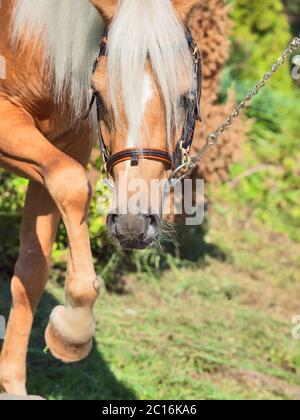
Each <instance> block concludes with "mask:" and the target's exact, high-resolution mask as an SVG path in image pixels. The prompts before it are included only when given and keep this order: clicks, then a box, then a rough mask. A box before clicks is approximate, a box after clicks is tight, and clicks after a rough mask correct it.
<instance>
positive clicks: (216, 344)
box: [0, 204, 300, 400]
mask: <svg viewBox="0 0 300 420" xmlns="http://www.w3.org/2000/svg"><path fill="white" fill-rule="evenodd" d="M222 206H223V207H222V208H221V207H220V204H218V206H216V208H215V209H211V210H212V211H211V226H210V231H209V236H208V238H207V240H208V241H209V242H210V243H211V244H214V246H215V247H216V248H218V249H219V251H220V252H219V255H225V258H212V257H211V256H206V257H205V258H204V260H203V262H202V263H201V264H200V263H199V264H195V265H193V266H191V268H186V269H181V270H178V269H176V270H175V271H166V272H165V273H163V275H162V276H161V278H160V279H159V280H155V279H154V278H152V277H151V279H149V278H147V277H146V276H143V277H142V278H139V279H138V278H137V277H136V276H134V275H132V276H128V277H127V278H126V282H127V293H126V294H109V293H103V294H102V297H101V298H100V300H99V301H98V303H97V306H96V318H97V321H98V326H97V333H96V338H95V345H94V350H93V353H92V355H91V356H90V357H89V358H88V359H87V360H86V361H84V362H82V363H80V364H77V365H74V366H65V365H63V364H62V363H60V362H57V361H55V360H54V359H53V358H52V357H51V356H50V355H49V354H45V353H44V352H43V349H44V342H43V331H44V328H45V326H46V324H47V320H48V317H49V313H50V311H51V309H52V308H53V307H54V306H55V305H56V304H57V303H58V302H62V301H63V295H64V292H63V289H62V288H60V287H57V286H55V285H54V284H53V283H51V282H50V284H49V286H48V289H47V293H46V294H45V296H44V298H43V301H42V302H41V305H40V307H39V311H38V314H37V318H36V322H35V326H34V331H33V337H32V341H31V344H30V350H29V363H28V366H29V367H28V389H29V392H30V393H34V394H39V395H42V396H44V397H46V398H49V399H91V400H94V399H213V400H220V399H234V400H240V399H278V400H285V399H300V375H299V374H300V342H296V341H294V340H293V339H292V338H291V328H292V325H291V319H292V317H293V316H294V315H296V314H297V313H299V312H300V308H299V306H300V282H299V280H300V275H299V263H300V253H299V250H300V246H299V244H295V243H294V242H292V241H291V240H290V239H288V238H287V237H286V236H284V235H280V234H274V233H269V232H268V231H266V228H264V227H263V226H262V225H261V224H258V223H257V222H255V220H252V219H251V217H249V216H247V217H246V216H242V215H241V212H235V211H234V210H232V209H231V212H228V211H227V210H228V209H226V206H225V210H226V211H224V204H223V205H222ZM199 246H200V245H199ZM216 255H218V254H216ZM7 296H8V284H7V283H1V291H0V306H1V311H2V313H3V310H2V309H3V308H6V309H5V310H6V311H7V309H8V297H7Z"/></svg>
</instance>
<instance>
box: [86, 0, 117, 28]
mask: <svg viewBox="0 0 300 420" xmlns="http://www.w3.org/2000/svg"><path fill="white" fill-rule="evenodd" d="M90 2H91V3H92V5H93V6H95V7H96V9H97V10H99V12H100V13H101V15H102V17H103V19H104V20H105V21H106V22H107V23H110V22H111V21H112V19H113V17H114V15H115V13H116V10H117V7H118V3H119V1H118V0H90Z"/></svg>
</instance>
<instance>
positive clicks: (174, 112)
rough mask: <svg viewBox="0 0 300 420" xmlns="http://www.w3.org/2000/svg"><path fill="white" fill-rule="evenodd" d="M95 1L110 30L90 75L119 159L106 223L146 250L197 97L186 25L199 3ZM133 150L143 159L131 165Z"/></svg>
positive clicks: (127, 244)
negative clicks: (188, 101)
mask: <svg viewBox="0 0 300 420" xmlns="http://www.w3.org/2000/svg"><path fill="white" fill-rule="evenodd" d="M91 2H92V3H93V5H94V6H95V7H96V8H97V9H98V10H99V12H100V13H101V15H102V17H103V19H104V20H105V22H106V24H107V25H108V35H107V49H106V54H104V55H103V56H101V57H100V58H99V61H98V64H97V67H96V71H95V73H94V76H93V85H94V88H95V90H96V91H97V92H98V94H99V98H100V102H101V122H100V124H101V130H102V133H103V138H104V142H105V146H106V148H107V150H108V151H109V153H110V155H117V156H119V157H120V159H117V160H116V161H115V162H114V164H113V165H111V167H110V168H109V172H110V173H111V175H112V177H113V180H114V183H115V187H116V200H115V203H114V210H113V211H112V213H111V214H110V215H109V216H108V220H107V224H108V228H109V230H110V233H111V234H112V236H114V237H115V238H117V239H118V240H119V242H120V243H121V245H122V246H123V247H124V248H130V249H132V248H138V249H143V248H146V247H148V246H149V245H150V244H151V243H153V242H154V241H155V240H156V239H157V237H158V236H159V234H160V232H161V229H162V194H163V186H164V184H165V183H166V181H167V179H168V176H169V174H170V170H171V169H172V164H173V163H174V162H172V157H173V156H174V152H175V149H176V144H177V142H178V139H180V136H181V131H182V127H183V125H184V120H185V107H184V100H182V99H184V98H186V97H187V96H188V95H189V94H190V93H191V92H192V91H193V90H195V77H194V66H193V60H192V55H191V51H190V49H189V45H188V41H187V38H186V31H185V25H184V23H185V21H186V19H187V16H188V13H189V12H190V10H191V8H192V7H193V5H194V4H195V3H196V1H184V0H182V1H180V0H174V1H170V0H151V1H149V0H120V1H116V0H91ZM149 150H150V152H149V153H148V152H145V153H144V155H143V152H144V151H149ZM128 151H130V153H131V151H136V155H138V156H139V157H138V158H137V159H135V160H133V159H132V156H131V158H130V159H128ZM139 151H140V152H139ZM151 151H152V152H151ZM126 152H127V158H126ZM168 156H170V157H169V158H168Z"/></svg>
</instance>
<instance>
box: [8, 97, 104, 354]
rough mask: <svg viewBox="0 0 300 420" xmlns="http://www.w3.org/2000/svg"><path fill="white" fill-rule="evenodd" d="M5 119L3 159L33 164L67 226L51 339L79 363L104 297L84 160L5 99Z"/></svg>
mask: <svg viewBox="0 0 300 420" xmlns="http://www.w3.org/2000/svg"><path fill="white" fill-rule="evenodd" d="M0 121H1V124H0V161H1V160H3V159H4V160H5V158H6V159H10V160H16V161H19V162H20V161H22V162H29V163H30V165H31V167H32V168H33V170H34V172H35V174H37V178H40V179H41V180H42V182H43V184H44V185H45V186H46V188H47V190H48V191H49V193H50V195H51V197H52V198H53V200H54V202H55V203H56V205H57V207H58V209H59V211H60V214H61V216H62V218H63V221H64V224H65V227H66V229H67V233H68V239H69V250H70V251H69V263H68V271H67V279H66V306H63V307H61V306H60V307H57V308H55V310H54V311H53V313H52V315H51V320H50V323H49V326H48V328H47V330H46V342H47V345H48V347H49V348H50V350H51V351H52V353H53V355H54V356H56V357H58V358H59V359H61V360H63V361H65V362H75V361H78V360H81V359H82V358H84V357H86V356H87V355H88V353H89V351H90V349H91V342H92V336H93V333H94V329H95V323H94V317H93V313H92V308H93V306H94V304H95V302H96V300H97V297H98V295H99V283H98V281H97V278H96V273H95V270H94V266H93V259H92V252H91V247H90V240H89V232H88V226H87V220H86V216H87V209H88V205H89V200H90V196H91V188H90V185H89V182H88V179H87V175H86V171H85V169H84V166H83V165H82V164H80V163H78V162H77V161H76V160H75V159H73V158H71V157H70V156H68V155H67V154H65V153H63V152H62V151H61V150H59V149H58V148H57V147H55V146H54V145H53V144H51V143H49V142H48V141H47V139H46V138H45V137H44V136H43V135H42V134H41V133H40V131H39V130H37V128H36V127H35V124H34V122H33V120H32V118H31V116H30V115H28V114H27V113H26V112H24V111H23V110H20V109H19V108H17V107H15V106H14V105H12V104H7V103H5V104H4V103H0ZM73 136H74V133H73ZM89 137H90V136H84V135H83V134H82V133H81V138H80V139H79V140H80V141H79V143H86V144H88V145H90V138H89ZM70 144H71V143H70ZM64 150H65V149H64ZM1 154H2V156H3V157H1ZM10 165H11V162H10Z"/></svg>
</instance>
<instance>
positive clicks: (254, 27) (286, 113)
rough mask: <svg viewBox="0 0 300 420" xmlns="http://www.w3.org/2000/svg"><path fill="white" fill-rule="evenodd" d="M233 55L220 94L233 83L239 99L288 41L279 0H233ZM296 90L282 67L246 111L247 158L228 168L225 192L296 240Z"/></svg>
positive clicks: (299, 153) (299, 214) (299, 94)
mask: <svg viewBox="0 0 300 420" xmlns="http://www.w3.org/2000/svg"><path fill="white" fill-rule="evenodd" d="M234 5H235V7H234V9H233V19H234V24H235V29H234V34H233V47H232V56H231V60H230V63H229V66H228V68H227V69H226V71H225V72H224V77H223V92H224V89H227V88H228V86H229V85H230V84H232V83H234V86H235V89H236V92H237V96H238V98H239V99H241V98H242V97H243V95H244V94H245V93H246V92H248V91H249V90H250V89H251V88H252V87H253V86H254V85H255V84H256V83H257V82H258V81H259V80H260V79H261V77H262V75H263V73H264V72H265V71H266V70H268V69H269V68H270V66H271V64H272V63H273V62H275V61H276V60H277V58H278V57H279V55H280V54H281V53H282V51H283V49H284V48H285V47H286V46H287V44H288V43H289V42H290V40H291V39H292V35H291V33H290V30H289V26H288V23H287V18H286V16H285V15H284V14H283V7H282V4H281V2H280V1H273V0H272V1H264V2H260V1H251V2H248V1H244V0H235V1H234ZM299 104H300V91H299V89H298V88H297V87H296V86H295V85H294V84H293V80H292V77H291V74H290V67H289V65H286V66H283V67H282V68H281V69H280V70H279V71H278V73H277V74H276V76H275V77H274V78H273V79H272V81H271V83H270V84H268V85H267V86H266V87H265V88H264V89H263V91H262V92H261V93H260V94H259V96H258V97H257V98H256V99H255V100H254V101H253V103H252V104H251V107H250V108H249V109H248V111H247V115H248V117H249V118H251V119H252V122H253V124H252V129H251V131H250V135H249V143H248V144H247V146H246V147H245V158H244V160H243V161H242V162H240V163H239V164H236V165H234V166H233V168H232V178H233V179H234V182H233V186H234V188H230V187H228V186H223V187H222V191H223V195H226V197H227V200H228V201H229V202H232V203H235V204H236V205H239V206H241V205H244V204H246V205H247V207H248V209H249V211H250V212H251V213H254V214H255V215H256V216H257V217H259V218H260V219H262V220H263V221H264V222H265V223H268V224H269V225H270V226H271V227H272V228H273V229H274V230H276V231H285V232H288V233H289V234H290V235H291V236H292V237H293V238H294V239H296V240H299V239H300V238H299V235H298V233H297V232H299V227H300V210H299V209H300V192H299V175H300V171H299V167H300V165H299V163H300V144H299V133H300V119H299Z"/></svg>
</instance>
